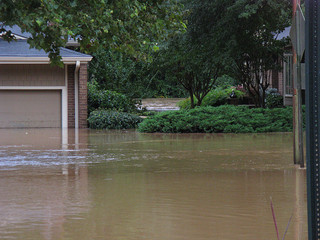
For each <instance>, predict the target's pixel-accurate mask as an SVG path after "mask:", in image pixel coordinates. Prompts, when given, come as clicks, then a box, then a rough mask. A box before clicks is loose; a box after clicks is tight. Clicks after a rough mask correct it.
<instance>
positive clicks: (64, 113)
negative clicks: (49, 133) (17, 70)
mask: <svg viewBox="0 0 320 240" xmlns="http://www.w3.org/2000/svg"><path fill="white" fill-rule="evenodd" d="M0 90H61V127H62V128H67V127H68V88H67V87H66V86H0Z"/></svg>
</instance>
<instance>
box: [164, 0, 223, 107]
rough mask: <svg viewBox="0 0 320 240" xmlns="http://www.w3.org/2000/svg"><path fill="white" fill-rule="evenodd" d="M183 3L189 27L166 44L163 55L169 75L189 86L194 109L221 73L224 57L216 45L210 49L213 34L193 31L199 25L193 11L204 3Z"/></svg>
mask: <svg viewBox="0 0 320 240" xmlns="http://www.w3.org/2000/svg"><path fill="white" fill-rule="evenodd" d="M183 3H184V4H185V9H184V10H185V11H184V19H185V21H186V22H187V26H188V27H187V30H186V32H184V33H181V34H179V35H175V36H174V37H173V38H171V39H170V41H168V42H167V43H165V44H163V45H164V46H162V47H163V50H161V51H160V54H162V55H163V60H162V62H163V65H164V66H165V69H166V72H167V75H171V76H172V77H173V78H175V79H176V81H178V82H179V83H180V84H181V85H182V86H183V87H184V88H185V89H186V91H187V92H188V93H189V96H190V100H191V101H190V103H191V108H194V107H195V106H196V105H197V106H200V105H201V103H202V100H203V98H204V97H205V96H206V95H207V94H208V93H209V91H210V90H211V89H212V88H213V86H214V83H215V80H216V79H217V77H218V76H219V75H220V74H221V73H222V69H223V68H222V66H223V59H222V58H221V56H222V55H221V54H220V53H221V51H220V50H219V49H218V48H217V47H214V46H213V47H212V48H210V49H209V48H208V46H209V45H208V42H209V41H210V36H208V35H206V34H203V35H202V36H201V37H200V34H198V33H195V31H194V30H195V29H197V28H198V26H197V14H198V13H197V12H196V11H194V10H195V9H196V8H197V7H199V6H201V1H198V2H194V1H190V0H187V1H183ZM217 53H219V54H217ZM194 98H196V100H197V101H195V99H194Z"/></svg>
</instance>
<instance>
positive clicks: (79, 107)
mask: <svg viewBox="0 0 320 240" xmlns="http://www.w3.org/2000/svg"><path fill="white" fill-rule="evenodd" d="M6 29H7V30H10V31H11V32H12V33H13V35H14V37H16V38H17V39H16V40H15V41H10V42H7V41H5V40H3V39H1V36H0V128H87V117H88V116H87V115H88V111H87V80H88V71H87V67H88V62H90V61H91V59H92V57H91V56H90V55H86V54H83V53H80V52H76V51H73V50H71V49H67V48H60V49H59V50H60V57H61V62H60V65H59V66H57V65H52V64H50V59H49V56H48V53H46V52H45V51H43V50H39V49H34V48H30V45H29V44H28V41H27V38H28V36H29V34H28V33H25V35H24V33H21V31H19V30H21V29H19V28H18V27H17V26H14V27H12V28H11V27H7V26H6Z"/></svg>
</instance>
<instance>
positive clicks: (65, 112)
mask: <svg viewBox="0 0 320 240" xmlns="http://www.w3.org/2000/svg"><path fill="white" fill-rule="evenodd" d="M64 69H65V70H64V83H65V85H64V89H65V91H62V93H61V98H62V100H61V102H62V103H63V104H62V107H61V111H62V128H68V67H67V66H66V65H64Z"/></svg>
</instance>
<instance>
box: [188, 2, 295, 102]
mask: <svg viewBox="0 0 320 240" xmlns="http://www.w3.org/2000/svg"><path fill="white" fill-rule="evenodd" d="M185 2H186V4H185V6H186V7H187V9H188V10H189V11H188V13H189V15H188V18H187V19H188V23H189V24H188V30H187V34H188V37H189V39H190V40H189V42H191V49H192V50H194V51H195V52H196V53H201V55H202V57H203V59H204V63H205V64H206V63H210V62H215V61H216V62H218V63H219V64H221V65H222V66H223V72H224V73H227V74H228V75H230V76H232V77H234V78H235V79H237V80H239V81H240V82H241V84H243V85H244V87H245V89H246V90H247V91H248V93H250V96H251V97H252V98H253V99H254V101H255V104H256V105H257V106H261V107H263V106H264V103H265V102H264V100H265V99H264V97H265V94H264V91H265V90H266V89H267V88H268V86H269V84H270V82H269V79H270V75H269V73H270V71H269V70H280V68H281V65H280V64H279V62H278V60H279V59H281V56H283V52H284V46H285V45H286V44H287V39H278V38H277V36H278V34H279V33H280V32H282V31H283V30H284V28H285V27H287V26H289V25H290V20H291V15H292V13H291V12H292V9H291V6H290V3H289V1H283V0H268V1H266V0H257V1H252V0H239V1H235V0H219V1H212V0H201V1H199V0H185ZM274 16H277V17H274ZM197 49H199V50H197ZM192 50H190V49H187V51H189V52H190V53H192ZM215 65H217V64H215ZM261 90H262V94H260V92H261Z"/></svg>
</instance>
